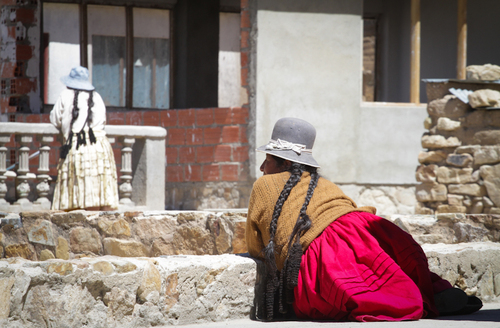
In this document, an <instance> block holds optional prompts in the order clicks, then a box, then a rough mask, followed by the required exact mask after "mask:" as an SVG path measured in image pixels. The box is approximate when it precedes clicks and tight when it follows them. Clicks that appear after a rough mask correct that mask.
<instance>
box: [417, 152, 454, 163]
mask: <svg viewBox="0 0 500 328" xmlns="http://www.w3.org/2000/svg"><path fill="white" fill-rule="evenodd" d="M447 156H448V154H447V153H446V152H444V151H442V150H436V151H434V150H431V151H421V152H420V153H419V154H418V162H419V163H420V164H432V163H439V162H441V161H442V160H444V159H445V158H446V157H447Z"/></svg>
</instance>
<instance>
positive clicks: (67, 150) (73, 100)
mask: <svg viewBox="0 0 500 328" xmlns="http://www.w3.org/2000/svg"><path fill="white" fill-rule="evenodd" d="M61 81H62V82H63V83H64V84H65V85H66V87H67V89H66V90H64V91H63V92H62V93H61V95H60V96H59V99H58V100H57V102H56V104H55V105H54V108H53V109H52V111H51V112H50V121H51V122H52V124H54V125H55V126H56V127H57V128H58V129H59V130H60V131H61V133H62V134H63V137H64V145H63V146H62V147H61V149H60V159H59V164H58V167H57V169H58V174H57V183H56V187H55V190H54V199H53V201H52V209H53V210H65V211H70V210H75V209H87V210H112V209H116V208H118V186H117V180H116V165H115V159H114V154H113V150H112V148H111V145H110V143H109V141H108V139H107V137H106V132H105V131H104V126H105V124H106V106H105V105H104V102H103V100H102V98H101V96H100V95H99V94H98V93H97V92H96V91H94V89H95V88H94V86H93V85H92V84H91V83H90V82H89V71H88V70H87V69H86V68H85V67H81V66H77V67H74V68H73V69H72V70H71V72H70V74H69V75H68V76H65V77H63V78H61Z"/></svg>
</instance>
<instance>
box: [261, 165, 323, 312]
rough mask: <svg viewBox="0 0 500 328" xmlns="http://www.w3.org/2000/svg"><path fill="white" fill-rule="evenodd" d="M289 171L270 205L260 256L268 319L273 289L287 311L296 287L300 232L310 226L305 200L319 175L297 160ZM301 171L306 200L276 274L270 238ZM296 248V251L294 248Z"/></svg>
mask: <svg viewBox="0 0 500 328" xmlns="http://www.w3.org/2000/svg"><path fill="white" fill-rule="evenodd" d="M274 159H275V160H276V162H277V164H278V166H279V165H282V164H283V160H282V159H280V158H277V157H274ZM289 171H290V173H291V175H290V178H289V179H288V181H287V182H286V184H285V186H284V187H283V190H282V191H281V194H280V196H279V197H278V200H277V201H276V205H275V207H274V212H273V216H272V219H271V223H270V226H269V234H270V240H269V243H268V244H267V246H266V247H265V248H264V258H265V263H266V266H267V269H268V276H267V284H266V295H265V300H266V319H267V320H272V319H273V318H274V306H275V304H276V303H275V301H276V300H275V297H276V292H278V295H277V296H278V303H279V312H281V313H287V312H288V310H289V309H288V308H289V306H288V305H289V304H292V303H293V288H294V287H295V286H297V280H298V269H299V268H300V261H301V257H302V246H301V245H300V235H301V234H303V233H304V232H305V231H307V230H308V229H309V228H310V226H311V220H310V218H309V216H308V215H307V214H306V210H307V206H308V204H309V201H310V200H311V198H312V195H313V192H314V189H315V188H316V185H317V182H318V178H319V175H318V174H317V172H316V168H313V167H310V166H306V165H303V164H299V163H292V165H291V167H290V169H289ZM304 171H308V172H310V173H311V182H310V183H309V188H308V191H307V195H306V199H305V202H304V204H303V205H302V208H301V210H300V214H299V217H298V219H297V223H296V224H295V227H294V229H293V232H292V235H291V236H290V240H289V245H288V250H289V252H288V256H287V259H286V260H285V266H284V267H283V270H282V271H281V274H279V273H278V269H277V265H276V255H275V247H276V246H275V243H274V237H275V235H276V230H277V225H278V218H279V217H280V215H281V210H282V208H283V204H284V203H285V201H286V200H287V199H288V196H289V195H290V192H291V191H292V188H293V187H295V185H297V183H298V182H299V181H300V179H301V177H302V173H303V172H304ZM294 240H296V242H295V244H294V245H293V247H292V246H291V245H292V243H293V241H294ZM296 244H298V246H296ZM297 248H298V250H296V249H297ZM278 275H279V279H278ZM294 277H295V278H294ZM285 280H286V281H287V283H286V285H287V286H286V287H285V286H284V281H285ZM292 286H293V287H292ZM290 293H291V296H290Z"/></svg>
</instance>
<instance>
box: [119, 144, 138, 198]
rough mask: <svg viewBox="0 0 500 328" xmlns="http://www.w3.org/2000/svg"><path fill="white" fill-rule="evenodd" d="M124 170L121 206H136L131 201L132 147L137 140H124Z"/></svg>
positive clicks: (122, 173)
mask: <svg viewBox="0 0 500 328" xmlns="http://www.w3.org/2000/svg"><path fill="white" fill-rule="evenodd" d="M121 142H122V145H123V148H122V169H121V170H120V172H121V177H120V180H122V181H123V182H122V184H121V185H120V188H119V191H120V204H122V205H127V206H134V205H135V204H134V202H133V201H132V200H131V199H130V197H131V196H132V184H131V181H132V146H133V145H134V143H135V138H122V139H121Z"/></svg>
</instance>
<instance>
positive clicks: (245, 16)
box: [240, 10, 251, 28]
mask: <svg viewBox="0 0 500 328" xmlns="http://www.w3.org/2000/svg"><path fill="white" fill-rule="evenodd" d="M240 27H241V28H248V27H251V24H250V11H249V10H244V11H242V12H241V21H240Z"/></svg>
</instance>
